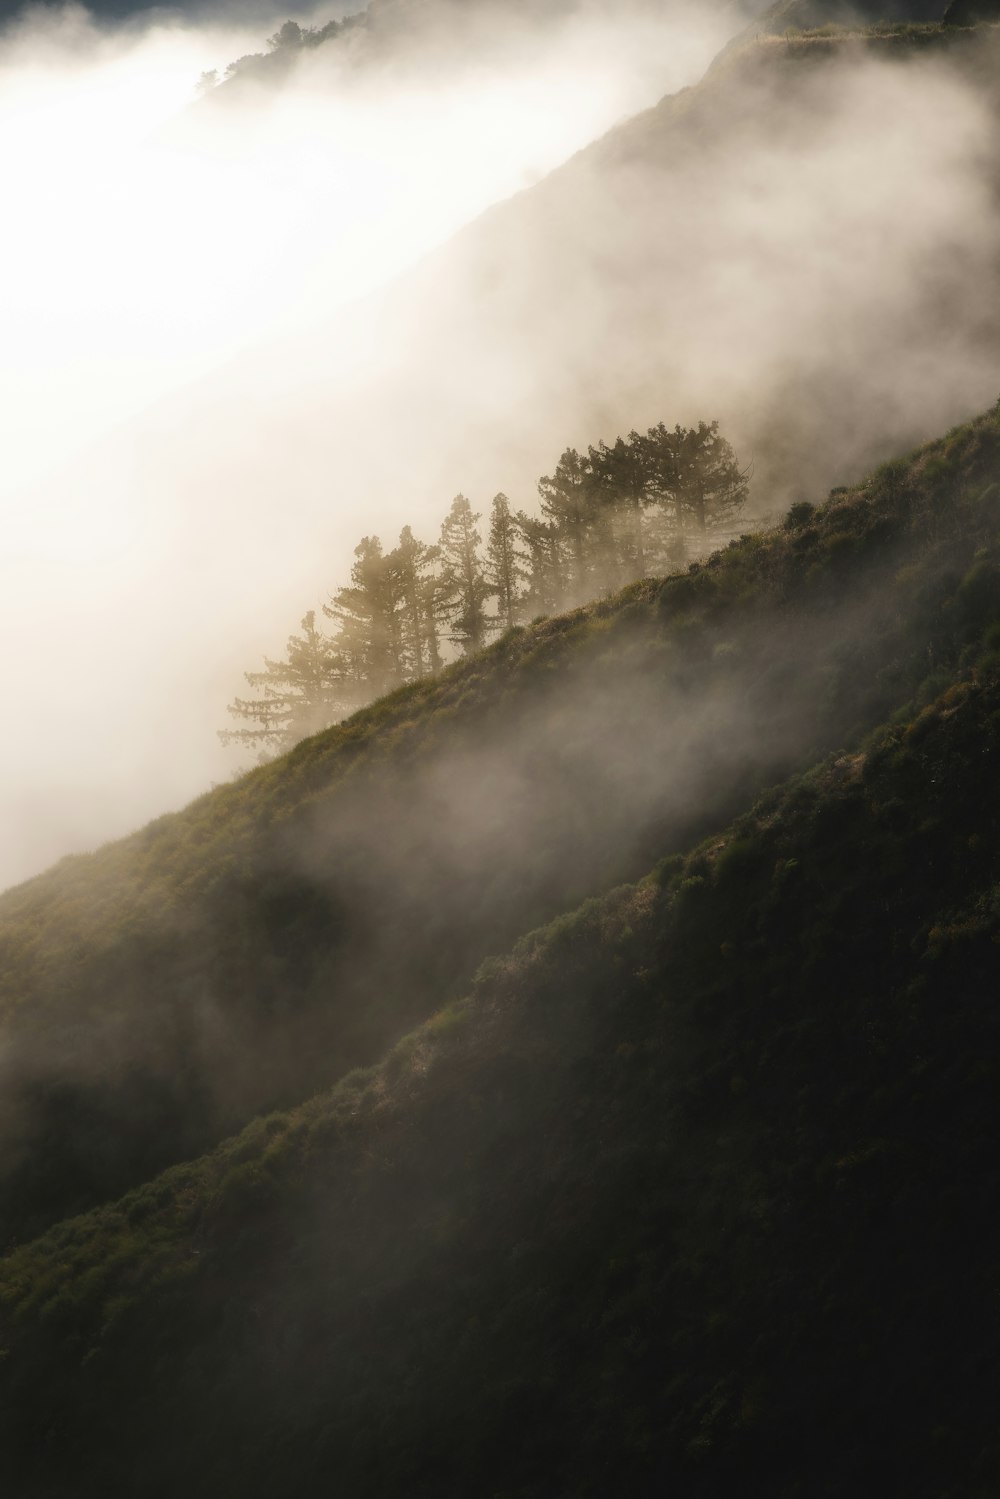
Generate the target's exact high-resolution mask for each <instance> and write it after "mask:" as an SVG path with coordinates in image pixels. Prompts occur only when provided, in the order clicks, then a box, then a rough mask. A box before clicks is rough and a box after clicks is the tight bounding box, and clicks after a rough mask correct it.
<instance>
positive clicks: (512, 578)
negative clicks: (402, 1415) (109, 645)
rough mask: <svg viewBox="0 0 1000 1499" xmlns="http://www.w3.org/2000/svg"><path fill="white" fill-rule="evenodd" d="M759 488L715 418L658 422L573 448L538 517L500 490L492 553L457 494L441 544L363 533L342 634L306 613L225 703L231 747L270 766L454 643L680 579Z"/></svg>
mask: <svg viewBox="0 0 1000 1499" xmlns="http://www.w3.org/2000/svg"><path fill="white" fill-rule="evenodd" d="M748 480H749V469H746V470H744V469H741V468H740V466H739V463H738V462H737V459H736V455H735V453H734V452H733V450H732V448H731V447H730V445H729V443H728V442H727V441H726V440H725V438H724V437H722V436H721V435H720V433H719V424H718V422H712V423H711V424H709V423H707V422H699V424H698V426H697V427H696V428H690V429H686V428H682V427H679V426H676V427H674V429H673V430H672V431H671V430H670V429H669V428H667V427H666V426H664V424H663V423H662V422H661V423H660V424H659V425H658V426H656V427H652V428H650V430H649V431H648V432H646V433H639V432H630V433H629V435H628V437H618V438H616V439H615V441H614V443H613V444H611V445H610V446H609V445H608V444H607V443H605V442H601V443H599V444H598V446H597V447H596V448H595V447H591V448H589V449H588V451H587V453H586V454H581V453H578V452H576V450H575V449H573V448H568V449H567V450H566V451H565V452H564V453H563V455H562V457H561V458H560V459H559V462H558V464H557V465H556V468H555V472H554V473H553V474H551V475H550V476H546V477H544V478H542V479H540V480H539V481H538V493H539V498H540V502H541V503H540V510H541V514H540V515H528V514H526V513H525V511H523V510H518V511H517V512H512V511H511V508H510V501H509V500H508V498H507V496H506V495H505V494H498V495H496V496H495V497H494V500H493V504H492V509H491V513H490V528H489V535H488V538H487V544H486V553H485V557H484V555H483V537H482V533H481V531H480V530H479V522H480V520H481V519H482V517H481V515H479V514H477V513H476V512H474V511H473V509H472V506H471V505H470V503H469V501H468V500H467V499H466V497H465V495H461V494H460V495H456V497H455V499H454V500H453V501H452V504H451V509H450V510H449V512H448V514H447V515H446V516H445V518H444V521H443V522H442V525H441V535H440V539H439V541H438V542H437V544H436V545H434V546H428V545H427V543H426V542H422V541H419V540H418V539H417V538H416V537H415V536H414V534H413V532H412V530H411V528H410V527H409V526H404V527H403V530H402V533H401V534H400V538H399V545H398V546H397V547H395V548H394V549H393V550H392V551H391V552H389V553H388V554H387V553H385V552H384V551H383V548H382V543H381V541H380V540H379V538H378V537H377V536H365V537H363V538H362V540H361V542H360V543H359V545H358V546H357V548H356V549H355V553H354V555H355V558H356V559H357V560H356V561H355V564H354V567H353V568H352V570H351V581H350V584H349V585H348V586H346V587H344V588H338V589H337V591H336V592H335V594H334V596H333V598H332V599H331V601H330V603H329V604H324V606H323V613H324V614H325V615H326V616H327V618H329V619H332V620H333V621H334V623H335V626H336V631H335V634H334V635H332V636H330V635H326V634H324V633H323V631H322V630H320V629H318V628H317V626H316V615H315V612H314V611H310V612H309V613H308V614H306V615H305V617H304V618H303V620H302V625H301V630H302V633H301V634H300V635H293V636H292V637H291V638H290V639H289V641H288V645H287V649H286V654H285V659H284V660H283V661H276V660H271V659H269V658H265V661H264V670H263V671H262V672H247V673H246V679H247V682H248V683H249V684H250V686H251V687H253V688H254V689H255V690H256V692H257V696H256V697H254V698H237V699H236V700H235V702H233V703H232V704H230V708H229V711H230V713H231V714H232V715H233V716H234V717H235V718H236V719H237V720H242V722H243V725H244V727H242V728H236V729H224V730H222V732H221V734H220V738H221V739H222V741H223V743H226V744H228V743H236V744H240V745H251V746H253V747H255V748H258V747H259V748H260V750H261V754H260V758H261V759H262V760H263V759H267V758H269V757H270V756H271V755H273V754H275V753H280V752H282V751H284V750H288V749H291V748H292V746H293V745H294V744H297V743H298V742H299V740H300V739H304V738H305V737H306V735H307V734H315V733H317V732H319V730H321V729H325V728H328V727H329V726H330V725H331V724H333V723H336V722H337V721H338V720H340V719H342V718H344V717H345V715H346V714H347V713H349V712H351V711H352V710H353V709H355V708H358V707H360V706H362V704H364V703H367V702H370V701H371V699H372V698H375V697H381V696H382V695H383V693H386V692H389V691H391V690H392V689H393V688H394V687H400V686H402V685H403V684H404V683H406V682H419V681H422V680H423V678H424V677H426V676H431V675H433V674H434V673H435V672H437V671H439V670H440V669H441V666H442V665H443V662H444V659H445V656H444V654H443V652H447V651H448V646H449V645H450V646H451V647H454V648H457V650H459V651H461V652H462V653H463V654H464V655H467V656H468V655H472V654H474V653H475V652H476V651H479V650H481V649H482V647H483V646H484V645H485V644H486V641H487V639H488V638H489V637H490V636H494V635H496V634H497V633H499V632H502V631H504V630H511V629H513V627H514V626H515V625H518V624H520V623H522V622H523V621H524V620H525V619H529V618H532V617H535V616H538V615H540V614H553V613H558V612H559V611H560V610H563V609H568V608H570V607H572V606H573V605H576V604H582V603H585V602H586V601H587V600H589V599H596V598H599V597H601V596H606V595H607V594H609V593H611V592H613V591H614V590H615V589H616V588H620V587H621V586H622V584H623V583H632V582H635V581H636V580H637V579H639V578H644V577H648V576H649V575H650V574H651V573H663V572H669V571H673V570H675V569H676V568H677V567H679V566H680V565H682V564H683V563H684V562H686V561H687V560H688V555H689V553H690V552H691V551H694V552H697V553H698V554H699V555H702V556H703V555H704V554H705V552H706V551H708V550H709V548H710V547H711V546H712V545H718V543H719V542H720V540H729V538H730V537H732V536H733V535H735V534H736V526H735V522H736V521H737V520H738V518H739V516H740V514H741V512H742V510H743V508H744V506H745V504H746V501H747V494H748V488H749V485H748Z"/></svg>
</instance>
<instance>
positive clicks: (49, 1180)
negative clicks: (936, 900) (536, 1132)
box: [0, 418, 1000, 1240]
mask: <svg viewBox="0 0 1000 1499" xmlns="http://www.w3.org/2000/svg"><path fill="white" fill-rule="evenodd" d="M998 479H1000V457H998V440H997V429H996V424H995V421H994V420H993V419H992V418H987V419H984V420H983V421H982V422H980V423H978V424H976V425H974V426H973V427H971V428H968V429H963V430H962V431H961V432H960V433H958V434H957V435H956V436H955V437H953V438H951V439H949V440H947V441H945V442H944V443H942V444H940V445H938V446H937V447H935V448H932V449H929V450H927V451H925V452H923V453H921V454H920V455H918V457H917V458H915V459H914V460H912V461H911V462H909V463H908V464H903V465H897V466H894V467H893V466H890V467H889V468H888V469H886V470H884V471H880V472H879V474H877V475H876V476H875V477H874V478H873V479H872V480H871V481H869V482H868V483H866V484H865V485H863V486H861V487H860V488H859V489H856V490H853V491H843V492H838V493H835V494H834V495H833V496H831V498H830V500H829V502H828V503H827V505H826V506H825V507H824V508H823V509H822V510H820V511H819V512H818V513H816V514H815V515H813V513H812V511H811V509H810V507H809V506H808V505H802V506H800V507H799V509H798V510H796V511H794V512H793V515H794V516H797V517H798V519H797V520H796V521H795V523H794V524H792V525H791V526H789V527H786V528H779V529H778V530H776V531H773V532H770V533H767V534H765V535H761V536H753V535H751V536H748V537H747V538H745V539H744V540H743V541H741V542H739V543H735V544H733V545H731V546H730V547H729V548H728V549H726V550H725V551H723V552H721V553H718V554H716V555H715V556H714V557H713V558H712V559H711V561H710V563H709V564H708V565H707V566H705V567H701V566H698V565H694V566H693V567H692V569H691V570H690V571H689V573H688V574H687V575H686V576H683V577H679V578H673V579H667V580H666V581H663V582H658V581H649V582H646V583H640V584H637V585H634V586H633V587H632V588H630V589H628V590H626V591H625V593H623V594H620V595H618V596H616V597H613V598H611V599H610V600H608V601H607V602H604V603H599V604H595V605H592V606H589V607H588V608H585V609H582V610H578V611H576V612H575V613H572V614H569V615H565V616H561V617H559V618H556V619H552V620H544V621H540V622H539V623H537V624H535V625H533V626H531V627H530V628H528V629H520V630H516V631H514V632H512V633H510V634H509V635H507V636H504V637H503V638H502V639H501V640H499V641H498V642H497V643H496V645H494V646H493V647H492V648H491V649H489V650H488V651H486V652H485V653H484V654H483V655H481V656H479V657H475V658H472V659H470V660H469V661H467V662H463V663H461V664H458V665H456V666H454V667H452V668H450V669H449V670H448V671H446V672H445V673H444V675H443V676H442V677H441V678H440V680H431V681H428V682H424V683H421V684H417V685H415V686H412V687H409V688H406V689H403V690H401V691H400V692H398V693H396V694H395V695H393V696H392V697H389V698H387V699H384V700H383V701H381V702H379V703H377V704H375V705H374V706H373V707H372V708H370V709H366V710H364V711H363V712H361V713H359V714H357V715H355V717H354V718H352V719H351V720H349V721H348V722H347V723H346V724H344V725H342V726H340V727H339V728H335V729H333V730H330V731H328V732H327V733H325V734H323V735H319V736H317V737H316V738H315V739H313V740H309V741H306V742H305V743H303V744H302V745H300V746H299V747H298V748H297V749H296V750H295V751H293V752H292V754H291V755H290V756H288V757H286V758H285V759H284V760H282V761H279V762H277V763H275V764H273V765H271V766H268V767H265V768H263V769H261V770H259V771H256V772H254V773H252V774H251V775H249V776H247V777H246V778H244V779H243V780H241V781H239V782H237V783H235V784H233V785H229V786H225V787H221V788H219V789H218V790H216V791H214V792H212V793H211V794H209V795H208V796H206V797H203V798H202V799H201V800H200V801H198V802H196V803H195V804H194V805H193V806H192V807H191V808H190V809H189V810H188V811H186V812H184V813H182V814H179V815H176V816H171V817H167V818H163V819H161V820H160V821H159V822H156V823H153V824H151V826H150V827H149V828H147V829H145V830H144V831H143V832H141V833H139V834H137V835H135V836H134V837H133V838H131V839H128V840H126V841H124V842H122V843H120V844H114V845H109V846H108V847H106V848H105V849H103V850H101V851H100V852H99V853H97V854H94V855H89V856H85V857H80V858H75V859H70V860H67V861H64V863H63V864H62V865H60V866H58V867H57V868H55V869H54V870H53V871H51V872H50V873H49V874H48V875H45V876H42V877H39V878H38V879H36V880H33V881H29V882H28V883H27V884H26V885H24V886H22V887H20V888H19V889H17V890H14V891H11V892H9V893H8V894H6V895H5V896H3V897H2V898H0V1023H2V1027H3V1042H4V1048H3V1058H2V1069H3V1083H4V1086H3V1107H2V1113H0V1123H2V1140H3V1156H2V1160H3V1163H4V1164H3V1171H2V1174H0V1200H2V1203H3V1211H4V1220H5V1234H6V1236H7V1238H8V1240H9V1239H11V1238H20V1237H23V1236H24V1235H26V1234H31V1233H34V1232H37V1231H38V1230H39V1229H40V1228H42V1227H44V1226H45V1224H46V1223H48V1222H51V1221H53V1220H54V1219H57V1218H60V1217H63V1216H65V1215H66V1214H67V1213H70V1212H76V1211H80V1210H81V1209H83V1208H86V1207H89V1206H91V1205H93V1204H95V1203H97V1202H100V1201H102V1200H105V1199H106V1198H108V1197H111V1196H115V1195H117V1194H118V1193H119V1192H121V1191H123V1190H125V1189H126V1188H127V1187H129V1186H131V1185H133V1184H135V1183H137V1182H139V1181H141V1180H143V1179H145V1178H146V1177H147V1176H148V1175H149V1174H151V1173H152V1172H153V1171H156V1170H159V1169H162V1168H163V1167H165V1166H167V1165H169V1164H170V1163H171V1162H173V1161H176V1160H178V1159H182V1158H184V1157H185V1156H189V1155H192V1154H196V1153H198V1152H199V1151H201V1150H204V1149H205V1148H207V1147H208V1146H210V1145H211V1144H213V1143H214V1142H215V1141H216V1140H218V1139H219V1138H220V1137H221V1135H223V1134H224V1133H227V1132H229V1131H231V1130H232V1129H234V1128H238V1127H239V1126H240V1125H241V1124H243V1123H244V1122H245V1121H246V1120H247V1119H249V1118H250V1117H252V1116H253V1115H254V1114H256V1113H258V1112H260V1111H262V1110H266V1109H268V1108H273V1107H276V1106H279V1105H281V1104H287V1103H289V1102H294V1101H297V1100H298V1099H300V1098H301V1097H303V1096H304V1095H305V1094H307V1093H309V1092H312V1091H315V1090H316V1089H318V1088H321V1087H323V1086H326V1085H328V1084H329V1083H331V1082H333V1081H334V1080H335V1079H336V1078H337V1077H338V1076H339V1075H340V1074H341V1073H342V1072H344V1071H345V1070H347V1069H348V1068H350V1067H352V1066H356V1065H359V1064H367V1063H370V1062H372V1061H374V1060H375V1059H376V1058H377V1057H378V1055H379V1054H380V1052H381V1051H382V1050H383V1049H384V1047H385V1046H386V1045H388V1044H391V1043H392V1042H393V1041H394V1040H395V1039H397V1038H398V1036H399V1035H401V1034H402V1032H403V1031H404V1030H406V1029H407V1028H408V1027H409V1026H411V1025H412V1024H414V1023H415V1022H416V1021H418V1020H420V1019H421V1018H423V1017H425V1016H426V1015H428V1014H429V1013H431V1012H432V1011H433V1010H435V1009H436V1008H438V1006H439V1005H440V1004H441V1003H442V1002H443V1001H444V1000H446V999H448V998H449V997H452V996H455V995H457V994H460V993H461V992H462V989H463V988H464V986H465V985H466V984H467V983H468V981H469V979H470V978H471V975H472V973H473V972H474V970H475V968H476V966H477V965H478V963H479V962H480V961H481V959H482V958H483V956H484V955H485V954H487V953H489V952H493V951H498V950H502V948H503V947H504V946H505V945H506V944H507V943H508V942H510V941H511V940H512V939H513V938H514V937H516V936H517V935H518V934H519V933H520V932H522V931H524V930H525V929H526V928H527V927H529V926H531V925H535V924H537V923H538V922H539V921H541V920H545V919H547V918H548V917H549V916H552V915H555V914H556V913H558V912H560V911H563V910H566V909H567V908H569V907H571V906H572V905H574V904H575V903H577V902H578V901H579V900H581V899H582V898H584V897H586V896H588V895H593V894H597V893H599V892H601V891H603V890H605V889H607V888H608V887H609V886H610V885H612V884H614V883H616V882H617V881H620V880H621V879H625V878H633V877H635V876H637V875H638V874H641V873H642V871H643V870H644V869H645V868H647V867H648V865H649V863H650V862H651V860H652V859H653V858H654V857H658V856H659V855H661V854H662V853H663V852H664V851H665V850H667V851H669V850H672V849H679V848H684V847H686V846H688V845H689V844H690V843H691V842H692V841H693V840H696V839H697V838H698V837H700V836H702V835H703V834H704V833H705V832H706V831H708V829H710V828H711V827H717V826H719V825H720V824H721V823H722V822H723V821H724V820H725V818H726V817H727V816H729V815H731V814H732V813H733V812H734V811H736V810H737V809H738V808H740V807H742V806H744V805H745V804H746V802H747V801H748V800H749V798H750V797H752V795H753V794H754V792H755V791H756V790H757V789H759V788H760V787H762V786H764V785H767V784H769V783H771V782H773V781H775V780H777V779H779V778H780V777H781V776H783V775H786V774H788V773H789V772H790V771H791V770H792V769H793V768H794V767H795V766H796V765H797V764H802V763H805V762H808V761H809V760H811V759H814V758H816V757H817V756H819V755H822V754H823V753H826V752H827V751H829V750H831V749H833V748H834V747H836V746H838V745H843V744H848V743H854V742H857V741H858V739H859V738H860V737H861V736H862V735H863V734H864V733H865V732H867V731H868V730H869V729H870V728H872V727H873V726H874V725H875V724H876V723H878V722H880V721H881V720H883V719H884V718H885V717H886V715H887V714H888V713H890V712H892V711H894V710H895V709H896V708H897V707H898V706H899V705H900V704H901V703H903V702H906V701H907V700H908V699H909V698H910V697H911V696H912V694H913V693H914V691H916V690H917V689H918V688H919V687H920V684H921V683H922V682H925V681H929V682H930V683H931V686H933V684H934V683H935V682H938V681H940V680H941V673H947V672H950V671H952V670H953V669H954V668H955V666H956V665H957V664H958V663H959V661H960V660H961V658H962V652H963V650H965V648H966V645H967V637H968V636H969V635H970V633H971V635H972V636H974V635H975V632H976V631H977V630H978V628H979V624H980V612H981V611H982V610H983V609H986V608H988V607H989V606H990V589H991V588H992V586H993V579H994V576H995V574H994V569H993V564H992V563H991V562H989V561H981V562H978V563H977V562H976V561H975V558H976V554H977V551H978V550H979V549H980V548H981V547H982V546H983V545H984V544H986V543H987V542H988V541H989V539H990V537H991V536H992V532H993V527H994V525H995V505H996V503H997V499H996V497H997V494H998V490H997V488H996V484H997V481H998ZM970 568H972V569H973V572H972V573H970V571H969V570H970ZM977 569H978V570H977ZM975 579H979V582H978V583H976V582H975ZM970 580H971V581H970ZM977 588H978V589H979V590H980V591H979V592H977V591H976V590H977ZM925 690H927V691H929V690H931V688H926V689H925Z"/></svg>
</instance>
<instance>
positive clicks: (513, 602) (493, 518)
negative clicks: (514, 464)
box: [486, 494, 526, 630]
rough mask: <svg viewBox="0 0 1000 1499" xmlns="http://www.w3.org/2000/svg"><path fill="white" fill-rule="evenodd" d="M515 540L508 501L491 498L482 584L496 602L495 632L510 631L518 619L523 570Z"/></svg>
mask: <svg viewBox="0 0 1000 1499" xmlns="http://www.w3.org/2000/svg"><path fill="white" fill-rule="evenodd" d="M518 540H519V536H518V526H517V522H516V521H515V519H514V517H513V516H512V515H511V513H510V501H509V500H508V498H507V496H506V495H505V494H498V495H495V496H494V499H493V508H492V511H491V514H490V535H489V540H488V542H487V544H486V583H487V586H488V588H489V591H490V594H491V596H492V597H493V598H495V599H496V601H497V612H496V616H495V618H494V619H493V620H492V621H491V624H492V626H493V628H494V629H497V630H510V629H513V627H514V625H516V624H517V622H518V620H519V618H520V616H521V597H522V583H523V580H524V577H525V573H526V569H525V566H524V553H523V552H522V551H521V549H520V547H519V546H518Z"/></svg>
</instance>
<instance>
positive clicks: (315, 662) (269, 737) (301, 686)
mask: <svg viewBox="0 0 1000 1499" xmlns="http://www.w3.org/2000/svg"><path fill="white" fill-rule="evenodd" d="M301 629H302V634H301V635H291V636H289V639H288V646H287V654H286V657H285V660H284V661H272V660H271V659H270V658H269V657H267V656H265V658H264V670H263V671H248V672H246V673H245V675H246V679H247V681H248V683H249V684H250V686H251V687H253V688H254V689H255V691H257V692H258V693H259V696H258V697H255V698H239V697H238V698H236V699H235V700H234V701H233V702H232V703H230V705H229V709H228V711H229V712H230V713H231V714H232V715H233V717H234V718H239V719H243V720H244V721H245V722H246V724H247V725H248V726H247V727H245V728H240V729H220V730H219V738H220V739H221V740H222V743H223V744H227V745H228V744H244V745H248V746H250V747H252V748H255V749H259V750H260V756H259V758H260V759H261V760H262V761H263V760H267V759H270V758H272V757H273V756H274V755H276V754H282V753H283V752H284V751H285V750H288V749H291V747H292V745H294V744H297V743H298V741H299V740H300V739H305V738H308V736H309V735H310V734H317V733H319V731H320V730H321V729H325V728H328V727H329V726H330V724H332V723H335V722H337V720H338V719H340V718H342V717H343V716H344V714H345V713H347V712H350V711H351V710H352V709H353V708H354V707H356V706H357V702H356V695H355V692H354V689H353V684H352V683H351V680H350V674H349V671H348V669H347V666H346V664H345V662H344V660H343V658H342V656H341V655H340V653H339V651H338V650H337V649H336V647H335V645H334V643H333V641H331V640H330V638H329V637H328V636H326V635H324V634H322V633H321V631H319V630H317V628H316V615H315V613H314V611H313V610H310V611H309V613H308V614H306V615H305V616H304V618H303V620H302V625H301Z"/></svg>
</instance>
